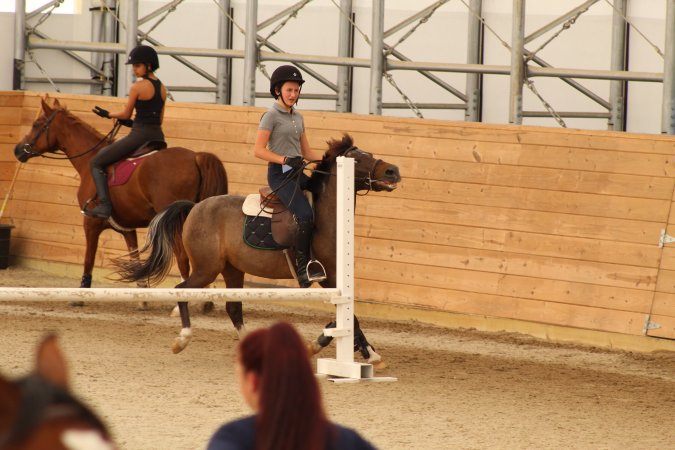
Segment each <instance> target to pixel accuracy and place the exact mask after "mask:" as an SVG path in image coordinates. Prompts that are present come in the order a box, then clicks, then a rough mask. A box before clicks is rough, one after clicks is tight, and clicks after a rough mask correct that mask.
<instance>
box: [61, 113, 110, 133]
mask: <svg viewBox="0 0 675 450" xmlns="http://www.w3.org/2000/svg"><path fill="white" fill-rule="evenodd" d="M61 111H63V112H64V114H65V117H67V118H68V121H69V122H70V123H69V125H74V126H78V127H80V128H82V129H84V131H86V132H87V133H90V134H92V135H94V136H95V137H96V138H97V139H102V138H103V134H101V133H100V132H99V131H98V130H96V128H94V127H92V126H91V125H89V124H88V123H87V122H85V121H83V120H82V119H80V118H79V117H77V116H76V115H75V114H73V113H71V112H70V111H69V110H68V108H66V107H64V106H63V107H61Z"/></svg>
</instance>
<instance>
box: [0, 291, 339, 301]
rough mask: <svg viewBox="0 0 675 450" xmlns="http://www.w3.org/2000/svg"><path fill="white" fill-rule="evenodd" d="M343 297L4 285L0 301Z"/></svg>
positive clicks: (322, 293) (336, 293) (313, 293)
mask: <svg viewBox="0 0 675 450" xmlns="http://www.w3.org/2000/svg"><path fill="white" fill-rule="evenodd" d="M336 297H340V290H339V289H300V288H288V289H284V288H277V289H220V288H218V289H211V288H206V289H175V288H157V289H153V288H150V289H142V288H88V289H82V288H21V287H0V301H32V302H41V301H44V302H52V301H71V300H82V301H84V300H86V301H97V302H101V301H102V302H130V301H133V302H148V303H150V302H167V301H171V302H179V301H193V302H196V301H214V302H216V301H223V300H226V301H243V300H245V301H325V302H330V301H331V300H332V299H333V298H336Z"/></svg>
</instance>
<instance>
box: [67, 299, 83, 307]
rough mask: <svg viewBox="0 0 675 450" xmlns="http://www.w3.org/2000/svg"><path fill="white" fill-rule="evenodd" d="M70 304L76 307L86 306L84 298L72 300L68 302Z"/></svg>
mask: <svg viewBox="0 0 675 450" xmlns="http://www.w3.org/2000/svg"><path fill="white" fill-rule="evenodd" d="M68 306H72V307H74V308H79V307H82V306H84V302H83V301H82V300H75V301H72V302H68Z"/></svg>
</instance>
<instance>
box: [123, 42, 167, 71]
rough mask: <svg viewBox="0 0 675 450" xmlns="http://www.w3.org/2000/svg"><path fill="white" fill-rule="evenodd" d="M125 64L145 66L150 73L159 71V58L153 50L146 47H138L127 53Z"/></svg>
mask: <svg viewBox="0 0 675 450" xmlns="http://www.w3.org/2000/svg"><path fill="white" fill-rule="evenodd" d="M126 64H147V65H148V66H150V71H151V72H154V71H155V70H157V69H159V57H158V56H157V52H156V51H155V49H154V48H152V47H150V46H147V45H139V46H137V47H135V48H134V49H133V50H131V52H130V53H129V58H128V59H127V62H126Z"/></svg>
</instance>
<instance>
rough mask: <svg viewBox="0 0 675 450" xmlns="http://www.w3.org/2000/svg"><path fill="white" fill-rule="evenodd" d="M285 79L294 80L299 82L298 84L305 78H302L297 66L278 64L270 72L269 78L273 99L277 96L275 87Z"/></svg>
mask: <svg viewBox="0 0 675 450" xmlns="http://www.w3.org/2000/svg"><path fill="white" fill-rule="evenodd" d="M286 81H296V82H298V83H300V86H302V83H304V82H305V80H303V79H302V73H300V70H298V68H297V67H295V66H279V67H277V68H276V70H275V71H274V72H272V77H271V78H270V94H272V97H274V98H275V99H276V98H277V97H279V96H278V95H277V92H276V88H277V86H279V85H280V84H283V83H284V82H286Z"/></svg>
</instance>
